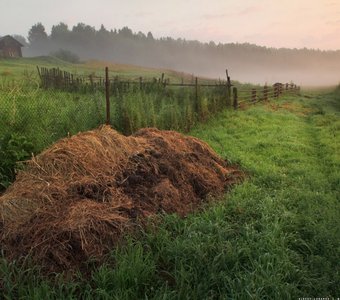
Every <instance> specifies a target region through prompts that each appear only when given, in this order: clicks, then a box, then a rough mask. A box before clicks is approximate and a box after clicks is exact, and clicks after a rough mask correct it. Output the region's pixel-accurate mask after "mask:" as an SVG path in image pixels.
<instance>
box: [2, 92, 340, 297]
mask: <svg viewBox="0 0 340 300" xmlns="http://www.w3.org/2000/svg"><path fill="white" fill-rule="evenodd" d="M338 102H339V98H338V96H336V95H335V94H328V95H317V94H313V95H312V96H308V98H304V97H303V96H301V97H298V98H292V97H290V98H288V97H285V98H283V99H282V100H280V101H279V102H276V103H275V104H276V105H278V107H279V109H275V110H273V107H272V106H269V105H266V104H264V105H257V106H254V107H250V108H248V109H247V110H241V111H237V112H235V111H223V112H222V113H221V114H220V115H219V116H218V117H217V118H214V119H211V120H210V121H208V122H207V123H206V124H204V125H197V126H196V127H195V128H194V130H193V131H191V134H192V135H194V136H197V137H199V138H201V139H203V140H205V141H207V142H208V143H209V144H210V145H211V146H212V147H213V148H214V149H215V150H216V151H217V152H218V153H219V154H220V155H221V156H223V157H225V158H226V159H228V160H230V161H231V162H234V163H239V164H240V166H241V167H242V168H243V169H244V170H245V171H246V172H247V174H248V178H247V180H246V181H245V182H244V183H243V184H241V185H239V186H237V187H235V188H234V189H233V190H232V191H231V192H230V193H229V194H227V195H225V196H224V197H223V199H220V201H219V202H215V203H213V204H207V205H206V207H205V209H204V210H203V211H201V212H200V213H196V214H192V215H190V216H188V217H187V218H185V219H181V218H179V217H178V216H175V215H168V216H164V217H163V220H162V222H161V223H160V224H158V226H157V227H156V226H155V225H152V224H150V226H149V227H148V228H147V229H146V230H145V231H144V232H142V233H141V234H140V236H136V237H133V238H127V240H126V242H125V243H124V245H122V246H121V247H119V248H117V249H115V250H113V252H112V253H111V256H110V257H108V259H107V260H106V263H105V264H104V265H102V266H100V267H98V268H91V267H90V265H89V269H88V270H87V274H86V275H84V274H83V275H78V276H76V278H74V279H72V280H67V277H66V279H65V278H64V279H62V277H61V276H60V275H57V277H56V278H55V279H54V278H50V279H47V278H44V277H42V276H41V275H39V272H38V270H37V269H36V267H34V268H33V269H32V268H31V269H30V268H28V267H27V266H28V265H29V264H27V265H26V267H25V268H21V267H19V266H20V264H17V263H9V262H7V261H6V260H4V259H2V260H1V261H0V278H1V279H0V289H2V291H3V295H4V297H7V298H8V299H18V298H19V299H20V298H44V299H74V298H82V299H297V298H298V297H315V298H316V297H329V298H330V299H332V297H334V298H336V297H338V296H339V295H340V289H339V282H340V274H339V261H340V255H339V249H340V237H339V229H340V223H339V218H338V212H339V209H340V203H339V199H340V192H339V185H340V182H339V178H340V174H339V170H340V156H339V148H338V145H339V143H340V140H339V138H340V126H339V125H340V123H339V122H340V118H339V115H340V110H338V109H337V108H336V107H337V106H336V105H335V104H336V103H338Z"/></svg>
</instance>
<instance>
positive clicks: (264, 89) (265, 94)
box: [263, 84, 268, 101]
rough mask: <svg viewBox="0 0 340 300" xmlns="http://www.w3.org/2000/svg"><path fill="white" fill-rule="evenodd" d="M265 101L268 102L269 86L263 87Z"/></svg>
mask: <svg viewBox="0 0 340 300" xmlns="http://www.w3.org/2000/svg"><path fill="white" fill-rule="evenodd" d="M263 100H264V101H268V86H267V84H266V85H265V86H264V87H263Z"/></svg>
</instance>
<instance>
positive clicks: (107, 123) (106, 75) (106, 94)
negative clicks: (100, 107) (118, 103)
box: [105, 67, 110, 125]
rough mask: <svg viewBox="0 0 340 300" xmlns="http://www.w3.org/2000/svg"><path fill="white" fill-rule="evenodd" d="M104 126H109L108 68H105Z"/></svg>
mask: <svg viewBox="0 0 340 300" xmlns="http://www.w3.org/2000/svg"><path fill="white" fill-rule="evenodd" d="M105 96H106V125H110V80H109V68H108V67H106V68H105Z"/></svg>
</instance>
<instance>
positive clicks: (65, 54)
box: [51, 49, 80, 64]
mask: <svg viewBox="0 0 340 300" xmlns="http://www.w3.org/2000/svg"><path fill="white" fill-rule="evenodd" d="M51 55H52V56H55V57H57V58H60V59H61V60H64V61H67V62H70V63H74V64H78V63H79V62H80V59H79V56H78V55H77V54H75V53H73V52H72V51H70V50H66V49H59V50H58V51H56V52H52V53H51Z"/></svg>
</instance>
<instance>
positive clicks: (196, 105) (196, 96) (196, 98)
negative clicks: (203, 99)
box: [195, 77, 199, 113]
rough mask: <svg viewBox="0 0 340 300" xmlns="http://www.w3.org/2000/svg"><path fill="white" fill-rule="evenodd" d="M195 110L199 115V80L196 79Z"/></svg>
mask: <svg viewBox="0 0 340 300" xmlns="http://www.w3.org/2000/svg"><path fill="white" fill-rule="evenodd" d="M195 110H196V112H197V113H198V111H199V106H198V79H197V77H196V78H195Z"/></svg>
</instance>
